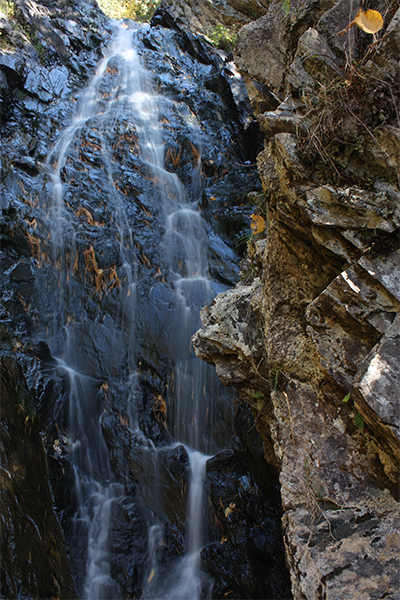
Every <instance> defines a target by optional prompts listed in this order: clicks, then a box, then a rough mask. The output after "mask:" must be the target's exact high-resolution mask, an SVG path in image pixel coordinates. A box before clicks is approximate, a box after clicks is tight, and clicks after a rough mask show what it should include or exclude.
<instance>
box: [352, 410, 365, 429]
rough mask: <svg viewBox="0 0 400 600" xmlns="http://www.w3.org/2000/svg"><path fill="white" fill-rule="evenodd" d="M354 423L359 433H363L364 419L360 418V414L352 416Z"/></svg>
mask: <svg viewBox="0 0 400 600" xmlns="http://www.w3.org/2000/svg"><path fill="white" fill-rule="evenodd" d="M354 423H355V424H356V425H357V427H358V429H359V430H360V431H363V429H364V419H363V418H362V415H360V413H356V414H355V416H354Z"/></svg>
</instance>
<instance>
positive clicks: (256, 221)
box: [250, 214, 265, 235]
mask: <svg viewBox="0 0 400 600" xmlns="http://www.w3.org/2000/svg"><path fill="white" fill-rule="evenodd" d="M250 227H251V229H252V230H253V235H257V234H258V233H262V232H263V231H264V229H265V220H264V219H263V218H262V217H260V216H259V215H254V214H253V215H251V225H250Z"/></svg>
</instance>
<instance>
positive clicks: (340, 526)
mask: <svg viewBox="0 0 400 600" xmlns="http://www.w3.org/2000/svg"><path fill="white" fill-rule="evenodd" d="M376 8H381V10H382V14H384V15H385V28H384V30H383V32H381V39H380V41H378V43H376V44H374V45H371V44H370V42H371V39H368V38H367V34H363V33H362V32H360V31H355V28H352V29H351V30H350V32H349V33H348V34H347V35H346V36H344V37H343V36H340V35H338V34H339V33H340V32H341V31H342V30H343V29H345V27H346V26H347V24H348V23H349V22H350V21H351V19H352V18H353V16H354V15H353V13H352V14H349V12H348V11H349V4H348V3H347V2H337V3H334V2H319V1H316V2H312V3H307V4H305V3H301V2H292V3H291V4H290V10H289V12H288V13H287V14H286V15H285V14H283V11H282V6H281V3H278V2H276V3H272V4H271V6H270V7H269V10H268V12H267V13H266V14H265V16H263V17H262V18H261V19H259V20H258V21H256V22H254V23H250V24H248V25H246V26H245V27H244V28H243V29H242V30H241V31H240V32H239V35H238V45H237V53H238V57H237V64H238V66H239V68H240V69H241V70H242V72H243V74H244V75H245V77H246V78H247V80H248V82H249V84H248V90H249V94H250V96H251V99H252V105H253V110H254V111H255V114H257V115H258V120H259V122H260V125H261V128H262V130H263V131H264V133H265V136H266V139H265V149H264V150H263V152H261V153H260V154H259V156H258V159H257V160H258V168H259V173H260V177H261V180H262V183H263V189H264V192H265V206H264V212H263V213H262V214H263V216H265V218H266V223H267V228H266V232H267V233H266V236H265V250H264V251H263V252H262V253H261V256H260V255H259V254H257V253H254V252H253V255H252V256H250V258H249V259H248V260H247V264H246V265H245V269H243V272H244V273H246V277H247V279H246V281H245V282H244V283H242V284H238V285H237V286H236V287H235V288H234V289H233V290H232V291H229V292H226V293H225V294H223V295H221V296H219V297H217V298H216V299H215V301H214V302H213V304H212V305H211V306H210V307H208V308H207V309H204V310H203V312H202V321H203V326H202V328H201V329H200V330H199V331H198V332H197V334H196V335H195V336H194V338H193V344H194V347H195V351H196V353H197V354H198V355H199V356H200V357H202V358H203V359H204V360H207V361H208V362H210V363H212V364H214V365H215V366H216V370H217V373H218V374H219V375H220V376H221V378H222V380H223V381H224V382H225V383H229V384H230V385H234V386H235V387H237V389H238V391H239V393H240V395H241V397H242V398H243V399H245V400H246V401H247V402H248V403H249V404H250V406H251V407H252V410H253V413H254V415H255V416H256V424H257V428H258V431H259V432H260V433H261V435H262V437H263V439H264V440H265V456H266V458H267V460H269V462H270V463H273V462H274V461H275V462H276V463H277V464H278V466H279V469H280V484H281V497H282V503H283V508H284V516H283V519H282V523H283V528H284V536H285V544H286V552H287V559H288V563H289V566H290V570H291V578H292V591H293V595H294V597H295V598H297V599H307V600H308V599H310V600H311V599H312V600H314V599H315V600H316V599H321V598H331V599H332V600H333V599H335V600H336V599H338V598H347V597H350V596H351V597H352V598H357V599H367V598H368V599H370V598H379V597H383V595H384V596H385V597H393V598H394V597H395V594H396V592H397V584H396V578H397V575H396V573H397V572H398V568H399V565H398V556H396V553H397V550H398V544H399V541H400V539H399V525H400V522H399V504H398V481H399V456H400V454H399V452H400V450H399V414H400V413H399V401H400V390H399V387H398V381H399V363H398V354H399V352H398V349H399V343H400V342H399V340H400V337H399V329H398V327H399V306H400V305H399V300H400V297H399V277H400V267H399V264H400V261H399V256H400V255H399V225H400V223H399V206H400V192H399V187H398V186H399V164H398V156H399V142H398V140H399V137H398V136H399V128H398V127H399V123H398V121H397V117H396V111H398V106H396V104H395V103H396V98H398V94H399V78H398V39H399V15H400V13H399V11H398V10H397V12H396V9H397V8H398V6H397V3H395V2H393V3H391V5H390V9H389V10H388V11H387V12H386V13H384V7H383V6H382V7H379V6H377V7H376ZM357 9H358V6H356V3H354V6H353V12H354V11H355V12H356V11H357ZM395 40H397V42H396V41H395ZM396 43H397V47H396V48H394V46H395V45H396ZM274 48H278V50H277V51H274ZM261 53H262V55H263V57H264V59H263V58H262V57H261ZM270 55H272V57H271V61H270V63H269V62H268V57H269V56H270ZM265 57H266V58H265ZM350 57H352V58H356V59H357V60H358V63H357V64H356V66H353V67H352V68H351V69H350V70H349V63H348V60H349V58H350ZM396 65H397V66H396ZM378 73H379V76H378V75H377V74H378ZM395 73H397V80H396V76H395ZM343 90H345V92H344V91H343ZM322 96H323V97H322ZM384 106H385V107H386V108H384ZM328 113H329V114H328ZM251 244H252V247H253V245H254V242H251ZM252 270H254V271H255V272H256V273H257V278H256V279H254V280H252V278H251V276H250V277H249V273H250V274H251V271H252ZM272 448H273V451H272V450H271V449H272Z"/></svg>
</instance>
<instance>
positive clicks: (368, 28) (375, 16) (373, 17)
mask: <svg viewBox="0 0 400 600" xmlns="http://www.w3.org/2000/svg"><path fill="white" fill-rule="evenodd" d="M354 23H355V24H356V25H358V26H359V27H360V28H361V29H362V30H363V31H365V32H366V33H377V32H378V31H379V30H380V29H382V27H383V17H382V15H381V13H380V12H378V11H377V10H371V9H370V10H366V11H365V12H364V11H363V10H362V9H361V8H360V10H359V11H358V13H357V14H356V16H355V18H354Z"/></svg>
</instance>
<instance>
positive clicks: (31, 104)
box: [0, 0, 276, 598]
mask: <svg viewBox="0 0 400 600" xmlns="http://www.w3.org/2000/svg"><path fill="white" fill-rule="evenodd" d="M235 4H236V5H239V4H242V3H240V2H239V3H238V2H236V3H235ZM255 4H257V5H258V4H259V3H255ZM242 8H243V6H242ZM13 18H14V19H15V20H14V21H13V24H14V25H17V24H18V27H16V26H15V27H10V26H9V23H8V22H7V21H6V20H4V19H3V17H1V23H0V25H1V32H2V36H1V44H0V47H1V48H2V50H1V54H0V74H1V75H0V94H1V101H2V113H1V115H2V126H3V139H4V144H2V154H1V164H0V168H1V180H2V188H1V196H0V203H1V208H2V216H1V221H0V226H1V235H2V248H1V253H2V267H3V271H4V272H3V275H4V277H2V282H1V300H2V304H1V312H0V317H1V323H0V326H1V336H2V343H3V346H4V351H5V354H6V359H5V360H6V361H11V362H12V364H13V367H12V369H11V366H10V365H9V362H7V364H6V367H7V369H9V371H10V373H11V372H12V373H14V371H15V373H16V374H15V380H16V381H18V382H20V383H21V382H22V383H21V386H22V387H21V389H22V390H23V402H24V404H23V406H22V405H21V406H22V408H23V409H24V410H30V409H31V408H32V411H33V412H34V413H35V415H36V416H34V420H33V425H32V428H30V418H31V417H29V416H28V415H27V416H28V419H27V420H26V421H25V420H24V419H22V417H21V416H20V413H19V412H18V413H15V411H14V413H13V415H12V416H10V415H8V413H7V415H6V421H7V419H8V420H9V421H10V423H11V425H10V423H8V421H7V422H6V425H4V428H5V430H6V429H7V431H6V434H7V435H6V437H5V438H4V439H5V440H6V441H5V442H4V452H5V453H6V454H7V455H10V456H14V455H13V452H14V449H16V452H17V455H18V461H19V463H21V465H22V466H21V469H24V472H25V471H27V472H28V471H29V472H35V473H37V478H35V479H33V480H32V478H31V477H30V478H27V479H26V480H24V485H25V483H26V485H27V488H26V489H25V488H24V489H23V491H22V492H20V488H18V490H17V492H15V490H16V488H17V487H18V485H17V484H18V481H19V480H17V479H15V478H14V476H13V475H12V474H11V480H10V481H11V483H12V490H11V491H12V493H11V492H10V494H8V491H9V482H8V480H7V477H8V476H7V477H6V479H5V483H4V489H6V490H7V497H6V506H7V510H6V512H7V511H8V512H7V514H8V515H11V517H10V519H8V517H7V519H6V521H7V522H6V525H5V527H6V528H7V532H10V535H9V536H7V538H8V540H9V541H8V542H7V544H8V545H6V546H5V547H4V553H5V555H7V561H3V563H4V570H3V574H4V577H3V575H2V593H3V590H4V594H5V595H6V596H7V597H10V598H11V597H22V596H23V595H25V596H29V597H32V598H45V597H48V598H50V597H61V598H63V597H65V598H68V597H71V598H72V597H73V598H75V597H77V596H82V595H83V594H84V586H85V581H84V580H85V568H84V567H82V565H85V562H86V558H87V527H86V525H85V522H84V521H85V520H84V519H82V522H79V519H76V518H75V517H76V511H77V508H78V506H79V494H80V489H79V485H76V483H77V481H76V477H75V471H74V464H73V458H72V450H71V448H72V446H73V443H72V442H73V440H72V439H71V431H70V430H71V422H72V421H73V419H74V418H76V415H75V416H74V414H73V399H74V393H75V386H78V387H81V389H82V390H84V394H83V395H84V398H85V407H86V406H87V407H90V411H92V412H91V421H90V427H88V431H84V432H81V434H80V439H79V440H78V446H79V445H80V444H81V441H82V439H85V440H89V441H90V442H91V444H92V446H95V445H97V444H98V443H99V439H97V438H98V437H100V436H101V443H102V444H103V446H102V447H103V449H104V451H105V453H107V451H108V455H109V459H110V464H111V467H112V470H113V475H111V473H107V474H106V475H104V473H103V471H104V472H105V471H107V469H106V468H105V467H104V465H101V464H100V465H96V467H95V469H96V470H97V472H98V473H97V474H100V475H103V476H104V477H106V476H107V477H109V478H111V479H112V478H113V477H114V476H115V478H116V480H117V481H118V482H119V483H118V486H117V487H118V490H120V489H123V490H124V492H123V493H122V492H121V494H120V495H117V497H116V498H115V499H114V500H113V502H112V511H111V515H110V522H111V532H112V533H111V535H110V538H109V551H110V563H111V564H110V576H111V577H112V578H113V579H114V581H115V582H116V585H117V586H119V589H120V590H122V591H121V594H125V595H126V596H127V597H128V596H132V597H133V596H137V597H138V596H140V595H141V593H142V586H143V582H144V581H146V578H148V577H149V572H148V564H149V545H151V544H150V542H151V540H149V533H148V530H149V523H151V522H152V519H153V518H154V515H155V516H156V517H157V518H160V520H163V523H162V524H163V527H164V540H165V544H164V545H163V546H162V547H161V550H159V552H160V554H161V553H164V555H165V556H163V557H162V558H163V561H162V562H163V564H164V569H165V573H167V572H168V569H169V567H170V565H171V564H172V563H173V561H174V559H176V558H177V557H178V556H180V555H181V554H182V553H184V552H185V551H186V550H187V548H186V544H187V541H186V518H187V507H186V495H185V494H186V490H187V486H188V478H189V463H188V455H187V452H186V450H185V448H184V447H183V446H178V447H176V448H173V449H171V448H166V446H168V445H169V444H171V440H172V437H171V434H173V427H174V421H176V422H177V423H180V420H182V421H183V418H181V415H180V414H178V413H177V409H176V408H174V407H170V405H169V403H168V401H169V398H170V396H171V395H172V394H171V391H170V390H171V389H172V384H171V385H170V383H171V381H172V379H173V372H174V365H175V364H176V362H177V361H178V360H179V359H181V355H180V353H179V352H180V351H179V350H178V349H179V348H180V347H182V336H183V337H184V338H185V339H186V341H187V346H189V343H190V334H187V332H184V331H183V328H182V326H181V322H180V321H179V320H178V319H176V315H177V314H178V313H177V303H178V302H177V294H176V293H175V294H174V293H173V291H172V285H171V280H172V278H173V275H172V274H171V272H170V269H169V266H168V261H167V259H166V257H165V253H164V248H163V245H162V240H163V236H164V234H165V215H164V214H163V212H162V210H161V209H160V202H159V192H158V190H157V185H156V181H155V178H153V177H152V175H151V173H150V172H149V168H148V165H147V164H146V161H145V160H144V159H143V157H141V156H140V152H139V141H138V137H139V134H138V131H137V129H135V127H133V126H132V124H131V122H130V121H129V118H128V116H129V115H128V113H129V107H127V106H125V107H124V111H120V112H118V111H117V110H113V108H111V109H110V110H108V108H110V104H107V101H108V99H109V98H116V97H117V96H118V94H120V93H122V92H121V86H123V76H122V69H123V66H122V64H123V61H122V60H121V58H118V57H114V58H113V59H112V60H110V62H109V64H108V65H107V68H106V72H105V75H104V77H103V79H102V81H101V89H100V90H99V100H98V102H99V107H98V108H99V111H98V114H93V116H92V117H91V118H89V119H86V120H85V114H83V113H79V114H80V116H81V117H83V121H84V122H82V126H81V127H79V128H78V129H79V133H77V135H76V139H74V143H73V144H71V152H70V155H69V158H68V160H67V161H65V164H64V165H63V167H62V169H60V178H59V184H60V187H62V188H63V206H62V208H61V213H62V219H61V220H62V227H61V228H60V227H57V223H58V224H59V222H60V220H59V216H60V215H59V214H58V215H57V211H55V210H54V205H53V203H52V198H53V183H54V181H53V180H52V174H54V171H55V170H56V169H57V153H59V152H60V146H57V145H56V144H57V143H58V142H57V140H59V139H60V138H59V136H60V133H61V132H62V131H65V129H66V127H68V125H70V124H71V122H72V119H73V117H74V115H76V114H77V111H79V106H80V104H79V103H80V102H81V101H82V98H83V94H84V88H85V86H86V85H87V84H88V82H89V81H90V78H91V77H92V75H93V73H94V70H95V68H96V65H97V64H98V62H99V60H100V59H101V58H102V56H103V54H104V53H105V52H106V46H108V44H109V42H110V40H111V37H112V35H113V28H112V25H111V24H110V22H109V21H108V20H107V19H106V18H105V17H104V15H102V13H100V12H99V10H98V8H97V5H96V4H95V3H94V2H93V3H92V2H77V3H75V2H73V1H71V2H63V3H60V2H50V1H46V2H43V3H40V2H29V3H28V2H25V1H24V0H21V1H18V2H17V3H16V8H15V14H14V17H13ZM246 20H247V17H246ZM129 26H130V25H129V24H128V27H129ZM135 36H136V41H137V49H138V53H139V54H140V59H141V61H142V64H143V65H145V66H146V68H147V69H148V70H149V72H150V73H151V76H152V77H153V79H152V83H153V86H154V88H157V89H158V90H159V91H160V96H161V95H162V96H163V100H162V101H161V100H160V101H159V104H158V109H159V112H160V113H161V116H160V121H161V122H162V126H161V127H162V137H163V143H165V145H166V152H165V154H166V168H167V171H168V172H169V173H170V174H171V175H172V176H174V175H178V176H179V178H180V179H181V181H182V182H183V183H184V184H185V186H186V189H187V193H188V198H189V200H191V201H196V203H197V202H198V203H199V207H200V209H201V211H202V213H203V216H204V230H206V231H207V235H208V237H207V239H208V241H205V244H207V245H208V254H209V257H210V267H209V271H210V273H211V275H212V286H213V294H215V293H217V292H220V291H221V290H226V289H227V287H229V286H231V285H233V284H234V283H235V282H236V281H237V280H238V266H239V256H238V254H239V253H238V252H237V250H238V249H237V242H238V239H239V238H240V237H241V236H243V234H244V233H245V232H246V231H247V230H248V228H249V217H250V214H251V213H252V212H253V202H252V201H251V200H250V201H247V194H248V193H249V192H250V191H254V190H258V191H259V190H260V182H259V179H258V176H257V172H256V169H255V168H254V159H255V155H256V153H257V152H258V151H259V149H260V139H261V138H260V133H259V129H258V125H257V123H256V121H255V119H254V118H253V116H252V114H251V110H250V107H249V104H248V100H247V96H246V93H245V88H244V86H243V83H241V80H240V77H238V73H237V71H236V70H235V67H234V64H233V62H232V60H231V57H229V56H228V54H227V53H224V52H215V49H214V48H213V47H212V46H211V45H210V43H209V42H208V41H207V40H205V39H203V38H198V37H196V36H195V35H193V34H190V32H186V31H183V30H180V28H179V27H178V26H176V24H175V25H173V27H172V28H170V29H168V30H165V29H163V28H162V27H159V26H157V25H155V26H154V27H152V28H149V27H144V28H142V29H138V30H137V31H136V33H135ZM100 92H101V94H100ZM77 107H78V108H77ZM106 109H107V110H106ZM104 114H105V115H106V116H104ZM107 119H108V120H107ZM69 131H72V130H69ZM77 131H78V130H77ZM249 142H251V143H250V144H249ZM53 144H55V145H54V146H52V145H53ZM5 149H6V152H5V151H4V150H5ZM49 153H52V154H51V155H50V154H49ZM46 160H48V162H46ZM110 165H112V167H110ZM110 186H111V187H112V190H113V193H112V201H111V202H110V203H107V202H106V201H105V199H106V198H110ZM121 214H122V215H123V216H122V217H121ZM51 238H52V239H53V241H54V240H57V242H56V243H55V245H52V241H51ZM60 240H61V243H60ZM204 240H205V237H204ZM57 243H60V245H58V246H57ZM175 266H176V268H177V270H179V269H183V267H182V265H179V264H178V262H177V263H176V265H175ZM133 279H134V281H135V286H133V285H132V281H133ZM189 308H190V314H189V315H188V321H190V322H193V323H195V322H196V320H198V309H199V306H198V299H197V297H196V294H195V293H194V294H193V298H191V299H190V307H189ZM242 317H243V319H244V318H245V316H244V315H243V314H242ZM199 323H200V322H199ZM185 336H186V337H185ZM133 338H135V339H136V340H137V341H138V342H137V344H136V345H135V348H134V351H132V339H133ZM178 342H179V343H178ZM246 343H248V344H250V343H251V342H250V341H249V340H246ZM10 357H12V359H11V358H10ZM56 357H57V358H56ZM192 360H193V361H194V360H196V361H197V359H196V357H195V356H193V357H192ZM198 362H199V364H200V366H201V368H202V369H203V368H206V369H208V373H211V375H210V378H211V376H212V377H214V373H213V371H212V369H211V367H208V366H207V365H203V364H202V363H200V361H198ZM10 364H11V363H10ZM134 371H135V373H136V375H135V376H134V375H133V372H134ZM7 377H8V375H7ZM7 377H5V378H4V382H5V385H6V386H7V385H8V379H7ZM10 377H11V375H10ZM12 377H14V375H12ZM214 379H215V378H214ZM2 381H3V380H2ZM10 381H11V379H10ZM126 381H129V386H127V385H126ZM11 384H12V385H11ZM10 385H11V387H13V386H14V379H12V382H11V383H10ZM15 385H17V384H15ZM18 385H19V383H18ZM216 385H217V388H216V389H218V390H220V385H219V382H218V380H216ZM14 387H15V386H14ZM17 387H18V386H17ZM182 387H184V386H182ZM18 389H19V388H18ZM11 391H12V390H11ZM11 395H12V394H11ZM216 395H217V396H218V402H216V403H215V404H216V408H215V412H216V413H217V416H218V419H215V421H216V424H215V426H214V428H213V429H212V432H211V436H210V438H211V439H210V440H206V442H208V441H209V443H210V446H211V447H212V448H213V449H214V448H220V447H223V446H225V445H226V444H227V443H228V439H229V437H230V432H231V431H232V429H233V425H232V416H231V412H232V411H231V409H230V405H229V394H228V395H225V394H224V393H223V392H218V394H216ZM10 397H11V396H10ZM7 406H8V405H7ZM14 408H15V406H14ZM22 408H21V410H22ZM10 410H11V409H10ZM18 410H19V409H18ZM87 410H88V411H89V408H87ZM7 411H8V408H7ZM21 414H22V413H21ZM133 415H134V427H133V426H132V418H133ZM21 419H22V420H21ZM97 424H99V425H98V427H97ZM28 425H29V428H28ZM30 429H32V430H31V431H30ZM39 431H40V432H41V435H42V441H43V446H42V441H41V440H40V436H39ZM226 431H228V432H229V434H227V433H226ZM202 435H204V432H202ZM238 445H239V446H240V443H238ZM43 447H44V448H45V452H46V458H45V455H44V449H43ZM25 449H27V451H26V452H25ZM149 449H150V450H151V451H150V450H149ZM19 452H21V453H23V456H20V455H19ZM103 456H104V454H103ZM46 460H47V469H48V472H47V471H46ZM19 463H18V464H19ZM4 464H8V463H4ZM7 469H8V467H7ZM157 469H158V471H157ZM8 470H9V471H10V469H8ZM10 473H11V471H10ZM157 473H158V474H159V476H160V479H161V480H162V482H163V484H164V487H165V489H168V492H167V493H166V496H165V497H164V498H162V499H158V498H155V497H154V493H153V492H152V487H151V482H152V481H153V480H154V477H155V476H156V475H157ZM247 473H248V471H247V467H246V466H245V465H244V464H243V465H242V466H241V467H240V476H244V477H247V476H249V475H248V474H247ZM249 477H250V476H249ZM47 481H50V484H51V493H52V497H51V495H50V491H49V487H48V483H46V482H47ZM10 485H11V484H10ZM21 485H22V484H21ZM116 485H117V484H116ZM235 485H236V484H235ZM7 486H8V487H7ZM146 486H147V489H146ZM252 489H253V492H254V495H255V496H256V497H257V498H258V500H257V501H259V502H261V503H262V502H264V500H263V499H262V494H260V492H259V491H258V489H257V486H256V484H254V486H253V485H252ZM14 492H15V495H13V494H14ZM18 494H19V495H18ZM17 495H18V498H17ZM16 498H17V500H18V505H17V501H16ZM35 503H36V504H40V506H41V507H42V508H43V511H42V509H40V511H39V513H40V514H39V513H37V510H38V509H36V508H35V506H36V504H35ZM53 504H54V505H55V511H56V514H57V517H58V519H59V522H60V524H61V527H62V530H63V533H64V536H65V541H66V544H65V545H64V539H63V537H62V534H61V532H60V529H59V526H58V524H57V521H56V517H55V513H54V512H53V509H52V505H53ZM260 510H261V509H260ZM46 511H47V512H46ZM20 513H24V515H25V517H24V519H25V520H24V526H23V527H22V526H21V528H20V529H18V531H17V532H16V530H14V531H12V527H14V525H13V521H14V519H16V520H17V521H18V520H19V519H20ZM21 518H22V517H21ZM249 519H250V516H249ZM246 527H247V529H246V530H245V533H249V535H250V532H251V529H252V527H253V525H252V526H251V527H250V526H246ZM249 527H250V528H249ZM274 527H276V524H275V525H274ZM231 529H232V528H231ZM49 531H50V532H51V535H50V534H49V535H48V532H49ZM233 531H234V528H233V529H232V532H233ZM38 532H39V533H38ZM25 535H26V536H27V538H29V540H30V541H31V542H32V544H33V543H34V544H36V543H37V544H36V545H35V548H40V549H41V551H40V552H36V554H37V556H36V555H35V556H34V554H35V553H34V552H33V547H31V546H30V545H29V544H27V545H23V543H22V539H23V540H24V541H25V538H24V536H25ZM53 535H54V537H52V536H53ZM13 536H14V537H13ZM253 537H254V536H253ZM257 539H258V538H257ZM10 540H11V541H10ZM13 540H14V541H13ZM37 540H39V541H37ZM14 542H15V544H14V546H12V543H14ZM263 544H264V542H263V541H262V540H261V541H260V540H259V541H257V540H256V541H254V544H253V546H251V552H253V554H254V556H255V559H254V560H255V561H257V560H259V557H260V556H262V553H263V552H264V549H263V548H264V546H263ZM264 545H265V544H264ZM258 546H259V547H260V553H261V554H260V555H258V554H257V552H256V550H255V549H254V548H256V547H258ZM66 548H67V551H68V559H69V563H70V565H71V567H70V566H69V565H68V560H67V551H66ZM249 548H250V547H249ZM249 551H250V550H249ZM246 552H247V550H246ZM31 554H32V557H31V556H30V555H31ZM241 556H243V552H241ZM257 556H258V558H257ZM46 561H48V565H49V566H48V567H47V563H46ZM13 562H15V564H16V565H17V569H16V570H15V569H14V570H13V568H14V567H12V563H13ZM253 563H254V564H253ZM249 564H250V567H249V569H250V570H249V574H250V575H251V576H252V574H254V573H255V570H254V569H255V566H254V565H255V564H256V562H254V561H253V562H251V561H250V563H249ZM20 565H22V566H20ZM26 565H28V566H27V567H26ZM2 567H3V564H2ZM70 568H71V569H72V573H73V577H74V580H75V588H76V591H75V590H74V585H73V583H72V578H71V575H70ZM210 569H211V567H210ZM37 573H39V575H38V576H37ZM25 575H26V577H25ZM42 576H43V577H42ZM160 576H161V575H160ZM42 578H43V580H42ZM241 585H242V584H240V585H239V587H237V590H240V589H246V593H248V594H250V595H251V594H252V591H251V589H252V588H251V586H252V582H251V577H247V579H246V582H245V584H244V586H245V587H244V588H242V587H240V586H241ZM260 586H261V587H260ZM263 586H264V587H263ZM257 589H267V590H268V589H269V588H268V587H265V583H263V582H261V583H259V582H258V583H257ZM238 593H239V592H238Z"/></svg>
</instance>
